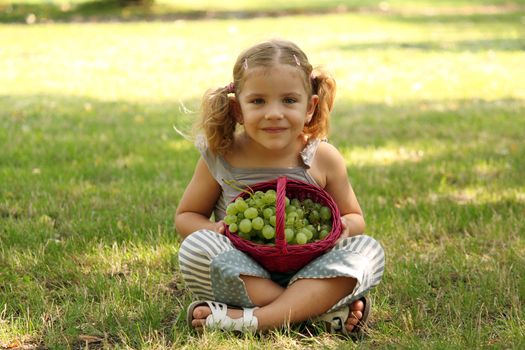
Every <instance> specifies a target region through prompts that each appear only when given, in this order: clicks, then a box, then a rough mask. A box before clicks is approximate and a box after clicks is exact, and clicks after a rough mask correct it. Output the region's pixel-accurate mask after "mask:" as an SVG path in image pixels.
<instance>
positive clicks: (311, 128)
mask: <svg viewBox="0 0 525 350" xmlns="http://www.w3.org/2000/svg"><path fill="white" fill-rule="evenodd" d="M311 83H312V93H313V94H314V95H317V96H319V102H318V104H317V107H316V109H315V111H314V114H313V115H312V119H311V120H310V122H309V123H308V125H306V127H305V132H306V134H308V135H309V136H311V137H314V138H325V137H326V136H327V135H328V129H329V124H330V123H329V121H330V112H331V111H332V108H333V106H334V100H335V92H336V84H335V80H334V79H333V78H332V77H331V76H330V75H328V74H327V73H324V72H319V71H317V72H314V73H312V78H311Z"/></svg>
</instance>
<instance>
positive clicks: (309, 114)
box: [306, 95, 319, 124]
mask: <svg viewBox="0 0 525 350" xmlns="http://www.w3.org/2000/svg"><path fill="white" fill-rule="evenodd" d="M318 103H319V96H317V95H312V97H310V101H309V102H308V107H307V110H306V124H308V123H310V121H311V120H312V117H313V115H314V112H315V109H316V107H317V104H318Z"/></svg>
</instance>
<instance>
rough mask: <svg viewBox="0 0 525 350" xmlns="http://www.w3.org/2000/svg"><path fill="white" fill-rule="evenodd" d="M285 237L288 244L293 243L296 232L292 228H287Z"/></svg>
mask: <svg viewBox="0 0 525 350" xmlns="http://www.w3.org/2000/svg"><path fill="white" fill-rule="evenodd" d="M284 235H285V237H286V242H287V243H291V242H292V241H293V239H294V237H295V232H294V230H293V229H292V228H285V229H284Z"/></svg>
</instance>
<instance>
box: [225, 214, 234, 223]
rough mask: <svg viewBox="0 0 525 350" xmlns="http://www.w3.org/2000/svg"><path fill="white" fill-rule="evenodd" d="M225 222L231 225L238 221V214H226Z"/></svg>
mask: <svg viewBox="0 0 525 350" xmlns="http://www.w3.org/2000/svg"><path fill="white" fill-rule="evenodd" d="M224 222H225V223H226V225H230V224H233V223H236V222H237V215H226V216H225V217H224Z"/></svg>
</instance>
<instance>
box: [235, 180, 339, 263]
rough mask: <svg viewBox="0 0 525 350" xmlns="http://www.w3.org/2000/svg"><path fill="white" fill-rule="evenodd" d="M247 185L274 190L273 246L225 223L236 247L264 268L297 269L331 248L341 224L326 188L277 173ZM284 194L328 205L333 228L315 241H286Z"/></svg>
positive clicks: (252, 187) (240, 195) (252, 188)
mask: <svg viewBox="0 0 525 350" xmlns="http://www.w3.org/2000/svg"><path fill="white" fill-rule="evenodd" d="M250 188H251V190H253V191H254V192H255V191H258V190H261V191H266V190H269V189H274V190H275V191H276V192H277V199H276V201H277V203H276V214H275V215H276V225H275V226H276V227H275V246H271V245H266V244H257V243H254V242H252V241H249V240H246V239H243V238H241V237H239V236H238V235H237V234H235V233H232V232H230V230H229V229H228V225H225V226H226V227H225V232H226V236H227V237H228V238H229V239H230V240H231V242H232V243H233V245H235V247H237V249H239V250H241V251H243V252H245V253H247V254H248V255H250V256H251V257H252V258H253V259H254V260H255V261H257V262H258V263H259V264H260V265H261V266H263V267H264V268H265V269H266V270H268V271H270V272H290V271H297V270H299V269H300V268H302V267H303V266H305V265H306V264H307V263H309V262H310V261H312V260H313V259H315V258H316V257H318V256H320V255H321V254H323V253H324V252H326V251H327V250H329V249H330V248H332V247H333V246H334V245H335V243H336V241H337V239H338V238H339V236H340V235H341V226H342V225H341V216H340V214H339V209H338V208H337V205H336V204H335V202H334V200H333V199H332V197H331V196H330V195H329V194H328V192H326V191H325V190H324V189H322V188H321V187H318V186H315V185H311V184H308V183H306V182H303V181H298V180H292V179H288V178H286V177H280V178H278V179H276V180H272V181H267V182H260V183H258V184H255V185H253V186H250ZM285 196H288V198H290V199H292V198H297V199H299V200H301V201H302V200H304V199H306V198H310V199H311V200H313V201H314V202H317V203H320V204H322V205H325V206H327V207H329V208H330V210H331V212H332V230H331V231H330V233H329V234H328V235H327V236H326V237H325V238H324V239H322V240H319V241H317V242H312V243H306V244H296V245H291V244H288V243H287V242H286V238H285V234H284V223H285V219H284V215H285V198H284V197H285ZM237 197H242V198H247V197H249V194H248V193H245V192H241V193H240V194H239V195H238V196H237ZM237 197H236V198H237ZM236 198H235V199H236ZM235 199H234V201H235Z"/></svg>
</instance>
